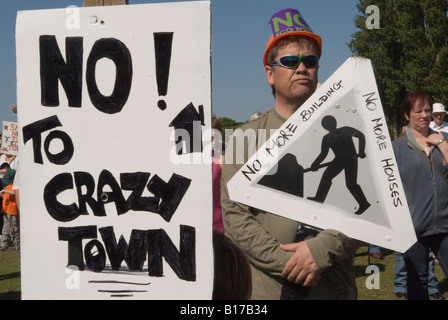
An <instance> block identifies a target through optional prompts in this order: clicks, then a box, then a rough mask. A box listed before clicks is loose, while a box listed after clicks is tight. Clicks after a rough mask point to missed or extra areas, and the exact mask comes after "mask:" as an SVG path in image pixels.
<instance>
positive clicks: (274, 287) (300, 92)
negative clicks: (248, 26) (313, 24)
mask: <svg viewBox="0 0 448 320" xmlns="http://www.w3.org/2000/svg"><path fill="white" fill-rule="evenodd" d="M270 24H271V27H272V31H273V35H272V36H271V38H270V39H269V41H268V42H267V44H266V51H265V54H264V59H263V63H264V65H265V71H266V77H267V80H268V83H269V84H270V85H271V87H272V89H273V94H274V96H275V106H274V108H273V109H272V110H270V111H268V112H267V113H266V114H264V115H263V116H261V117H260V118H258V119H256V120H255V121H252V122H249V123H248V124H246V125H244V126H243V127H242V130H243V131H251V130H255V132H259V131H258V130H260V129H262V130H266V134H267V135H269V131H273V130H275V129H278V128H280V127H281V126H282V125H283V124H284V123H285V122H286V120H287V119H288V118H289V117H291V116H292V115H293V114H294V112H295V111H297V110H298V109H299V108H300V107H301V105H302V104H303V103H304V102H305V101H306V100H307V99H308V98H309V97H310V96H311V95H312V94H313V93H314V91H315V90H316V87H317V83H318V75H317V73H318V68H319V58H320V56H321V50H322V41H321V38H320V37H319V36H318V35H317V34H315V33H313V32H312V30H311V28H310V27H309V26H308V24H307V23H306V22H305V21H304V19H303V17H302V16H301V15H300V13H299V11H297V10H295V9H285V10H282V11H280V12H277V13H276V14H275V15H274V16H273V17H272V19H271V21H270ZM234 141H238V140H232V141H231V142H230V145H229V149H228V151H233V153H232V152H228V154H232V155H233V157H234V159H226V161H225V162H226V164H225V165H224V168H223V175H222V180H221V181H222V189H223V191H222V200H221V201H222V209H223V220H224V226H225V229H226V233H227V234H228V235H229V237H230V238H231V239H232V240H233V241H234V242H235V243H236V244H238V245H239V246H240V247H241V248H242V249H243V250H244V251H245V252H246V253H247V254H248V256H249V259H250V262H251V271H252V279H253V293H252V299H356V297H357V292H356V283H355V275H354V271H353V263H352V259H353V254H354V252H355V250H356V248H357V245H358V242H357V241H354V240H352V239H350V238H348V237H347V236H345V235H344V234H342V233H340V232H338V231H335V230H325V231H322V232H320V233H318V234H317V235H316V236H315V237H314V238H312V239H309V240H306V241H301V242H296V234H297V230H298V227H299V222H296V221H293V220H289V219H287V218H284V217H280V216H277V215H274V214H271V213H268V212H265V211H262V210H258V209H255V208H252V207H248V206H245V205H243V204H241V203H236V202H234V201H232V200H231V199H230V198H229V194H228V189H227V182H228V181H229V180H230V179H231V178H232V177H233V176H234V174H235V173H236V172H238V170H239V169H240V168H241V166H242V164H241V162H240V161H236V159H237V158H238V159H241V155H244V159H245V160H247V159H248V158H250V157H251V155H252V154H251V152H255V149H254V148H251V147H253V146H256V145H257V143H258V141H256V138H255V139H250V138H249V141H248V145H246V146H244V145H239V144H237V143H234ZM238 162H239V163H238Z"/></svg>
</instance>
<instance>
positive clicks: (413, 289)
mask: <svg viewBox="0 0 448 320" xmlns="http://www.w3.org/2000/svg"><path fill="white" fill-rule="evenodd" d="M432 107H433V101H432V99H431V97H430V96H429V95H428V94H427V93H426V92H424V91H422V90H415V91H413V92H410V93H409V94H408V95H406V97H405V102H404V108H403V115H404V118H405V119H406V121H407V123H408V125H407V129H406V131H405V132H404V134H402V135H401V136H400V137H399V138H397V139H396V140H394V141H393V143H392V145H393V149H394V153H395V158H396V160H397V166H398V169H399V171H400V177H401V181H402V183H403V188H404V192H405V194H406V198H407V201H408V205H409V209H410V213H411V217H412V222H413V224H414V228H415V233H416V235H417V242H416V243H415V244H414V245H413V246H411V248H409V249H408V250H407V251H406V252H405V253H404V254H403V259H404V261H405V266H406V270H407V291H408V294H407V295H408V299H410V300H417V299H418V300H423V299H424V300H427V299H429V293H428V268H429V257H430V250H432V252H433V253H434V254H435V255H436V257H437V259H438V260H439V262H440V266H441V267H442V270H443V272H444V274H445V276H447V275H448V268H447V266H448V180H447V177H448V167H447V160H448V143H447V142H446V139H448V133H443V132H438V133H437V132H435V131H434V130H432V129H430V127H429V124H430V122H431V117H432Z"/></svg>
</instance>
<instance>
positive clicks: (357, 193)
mask: <svg viewBox="0 0 448 320" xmlns="http://www.w3.org/2000/svg"><path fill="white" fill-rule="evenodd" d="M322 127H323V128H324V129H325V130H327V131H328V132H329V133H328V134H327V135H325V136H324V137H323V139H322V147H321V152H320V154H319V155H318V156H317V158H316V160H314V162H313V164H312V165H311V170H312V171H317V170H319V168H322V167H324V166H327V168H326V169H325V171H324V173H323V174H322V178H321V181H320V184H319V187H318V189H317V192H316V195H315V196H314V197H308V199H309V200H313V201H316V202H319V203H324V201H325V199H326V197H327V194H328V192H329V191H330V188H331V185H332V184H333V182H332V181H333V179H334V178H335V177H336V176H337V175H338V174H339V173H341V171H342V170H344V171H345V184H346V186H347V189H348V190H349V191H350V193H351V194H352V195H353V197H354V198H355V200H356V201H357V202H358V204H359V208H358V210H357V211H356V212H355V214H358V215H360V214H362V213H363V212H364V211H366V210H367V209H368V208H369V207H370V203H369V202H368V201H367V199H366V197H365V195H364V192H363V191H362V189H361V187H360V186H359V184H358V183H357V179H358V157H359V158H361V159H363V158H365V157H366V154H365V144H366V142H365V137H364V134H363V133H362V132H360V131H358V130H356V129H355V128H352V127H341V128H337V123H336V119H335V118H334V117H333V116H325V117H324V118H323V119H322ZM353 137H356V138H358V140H359V154H357V153H356V148H355V145H354V143H353ZM330 149H331V150H332V151H333V153H334V156H335V157H334V159H333V160H332V161H331V162H329V163H328V164H321V162H322V161H323V160H324V159H325V158H326V156H327V154H328V152H329V150H330Z"/></svg>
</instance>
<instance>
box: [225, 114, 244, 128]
mask: <svg viewBox="0 0 448 320" xmlns="http://www.w3.org/2000/svg"><path fill="white" fill-rule="evenodd" d="M219 120H221V123H222V126H223V128H224V130H225V129H233V130H234V129H236V128H238V127H239V126H240V125H242V124H243V122H236V121H235V120H232V119H230V118H226V117H222V118H219Z"/></svg>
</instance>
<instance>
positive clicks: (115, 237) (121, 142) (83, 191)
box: [16, 1, 213, 300]
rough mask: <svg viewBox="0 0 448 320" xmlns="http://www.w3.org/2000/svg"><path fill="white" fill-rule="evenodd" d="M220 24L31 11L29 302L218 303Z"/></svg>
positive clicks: (26, 36)
mask: <svg viewBox="0 0 448 320" xmlns="http://www.w3.org/2000/svg"><path fill="white" fill-rule="evenodd" d="M210 25H211V10H210V2H209V1H194V2H184V3H163V4H147V5H127V6H106V7H86V8H76V7H74V8H73V7H72V8H70V10H66V9H54V10H40V11H23V12H19V13H18V16H17V35H16V39H17V77H18V105H19V113H18V120H19V121H18V122H19V124H20V128H21V139H20V163H21V165H20V171H21V172H20V191H21V198H20V199H21V208H20V209H21V234H22V243H21V244H22V248H21V263H22V268H21V278H22V298H23V299H86V300H87V299H209V298H211V294H212V286H213V249H212V177H211V172H212V170H211V159H209V158H210V154H211V151H210V150H211V142H210V140H211V139H210V137H208V136H211V134H210V133H211V132H210V130H211V129H210V120H209V119H211V68H210V49H211V39H210V37H211V33H210ZM176 131H179V132H183V133H184V132H187V133H191V135H190V136H188V135H185V134H180V133H178V132H176ZM179 145H182V146H185V147H184V148H180V147H179ZM197 158H199V159H201V161H195V162H194V163H193V162H192V161H188V160H189V159H197Z"/></svg>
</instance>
